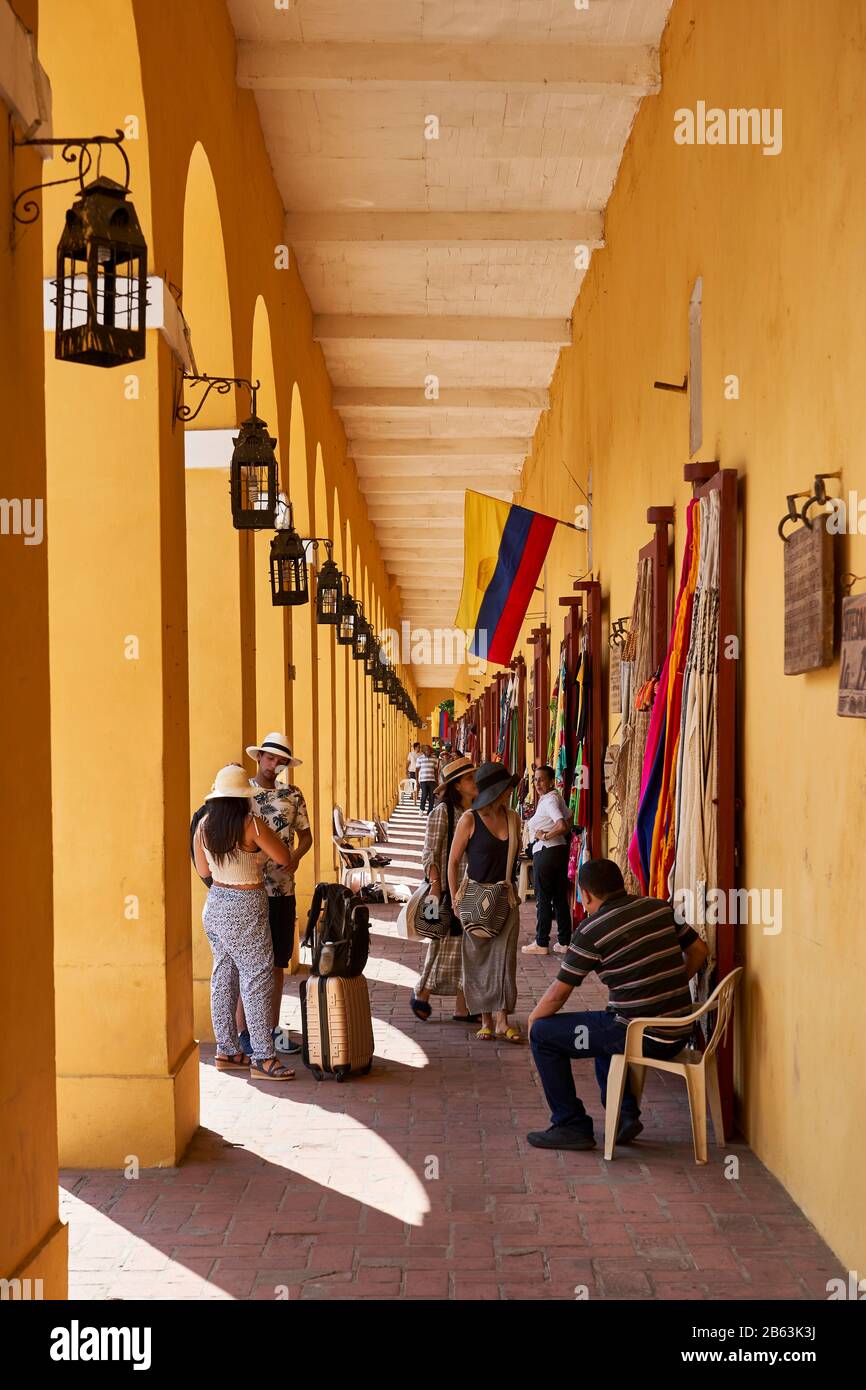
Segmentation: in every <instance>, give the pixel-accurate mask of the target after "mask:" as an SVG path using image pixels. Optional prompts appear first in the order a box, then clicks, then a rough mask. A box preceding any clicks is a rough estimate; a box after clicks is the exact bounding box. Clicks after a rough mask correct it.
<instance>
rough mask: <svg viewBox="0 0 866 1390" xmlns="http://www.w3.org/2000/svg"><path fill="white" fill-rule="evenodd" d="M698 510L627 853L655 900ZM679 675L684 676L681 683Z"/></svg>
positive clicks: (692, 517) (691, 514) (693, 513)
mask: <svg viewBox="0 0 866 1390" xmlns="http://www.w3.org/2000/svg"><path fill="white" fill-rule="evenodd" d="M696 509H697V502H696V500H694V499H693V500H692V501H691V502H690V503H689V505H688V508H687V510H686V543H685V549H684V551H683V563H682V568H681V570H680V584H679V590H678V592H677V598H676V604H675V607H674V623H673V628H672V629H671V635H670V641H669V643H668V650H667V655H666V656H665V659H664V662H663V664H662V669H661V675H660V677H659V682H658V689H657V691H656V697H655V701H654V703H653V708H652V714H651V716H650V724H649V730H648V732H647V741H646V752H645V754H644V763H643V773H642V776H641V789H640V804H639V806H638V813H637V821H636V825H635V830H634V834H633V835H632V839H631V844H630V845H629V849H628V862H629V864H630V865H631V868H632V871H633V872H634V874H635V877H636V878H637V880H638V882H639V883H640V886H641V891H642V892H643V893H647V892H649V893H650V894H652V893H653V892H654V891H655V889H654V885H655V884H656V883H657V881H658V877H659V875H658V874H657V873H656V872H655V868H656V866H657V865H658V864H659V861H660V859H661V860H663V859H664V855H663V854H661V853H660V847H662V846H663V845H664V844H665V838H664V834H663V833H662V831H661V829H660V827H661V826H662V822H663V820H664V817H665V812H666V811H670V810H671V809H672V808H671V807H670V806H669V800H670V792H671V771H672V769H673V768H674V767H675V762H674V750H675V744H676V742H677V740H678V737H679V715H680V710H681V700H682V670H683V664H684V661H685V653H686V650H687V647H688V632H689V629H690V625H691V606H692V600H693V597H694V589H695V583H696V577H697V561H698V556H699V537H698V531H699V522H698V519H697V518H698V513H697V510H696ZM678 670H679V676H678V678H677V671H678ZM671 671H673V673H674V679H673V681H672V680H671ZM672 687H673V690H672ZM672 713H673V714H675V717H676V724H675V726H674V729H673V730H672V732H671V737H670V738H669V737H668V731H669V730H671V724H670V716H671V714H672ZM659 896H661V897H666V896H667V894H666V892H663V893H661V894H659Z"/></svg>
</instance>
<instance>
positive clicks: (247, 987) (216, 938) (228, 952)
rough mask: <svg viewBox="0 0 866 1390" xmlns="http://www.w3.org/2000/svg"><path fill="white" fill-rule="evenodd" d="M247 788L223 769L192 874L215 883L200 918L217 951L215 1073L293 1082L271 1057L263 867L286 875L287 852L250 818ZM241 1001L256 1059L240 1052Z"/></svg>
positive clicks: (242, 776) (238, 770)
mask: <svg viewBox="0 0 866 1390" xmlns="http://www.w3.org/2000/svg"><path fill="white" fill-rule="evenodd" d="M257 791H258V788H257V787H255V786H251V785H250V781H249V778H248V777H247V774H246V772H245V771H244V769H243V768H242V767H238V766H237V765H236V764H232V765H231V766H230V767H224V768H221V770H220V771H219V772H218V773H217V775H216V779H215V781H214V784H213V790H212V791H211V792H210V794H209V795H208V796H207V797H205V800H206V801H208V802H210V803H211V806H210V809H209V810H208V813H207V815H206V816H204V817H203V818H202V819H201V820H200V821H199V824H198V827H197V829H196V832H195V839H194V841H193V854H194V858H195V867H196V869H197V871H198V873H199V874H200V876H201V877H202V878H206V877H207V876H208V875H211V876H212V878H213V883H212V885H211V888H210V890H209V892H208V895H207V901H206V902H205V905H204V911H203V913H202V922H203V923H204V929H205V933H206V935H207V939H208V941H209V942H210V946H211V950H212V951H213V972H212V974H211V982H210V1002H211V1018H212V1019H213V1029H214V1036H215V1037H216V1041H217V1053H216V1068H217V1070H218V1071H244V1070H246V1071H248V1072H249V1073H250V1074H251V1075H252V1074H253V1073H255V1075H256V1076H258V1077H260V1078H262V1080H265V1081H291V1079H292V1077H293V1076H294V1074H295V1073H294V1072H293V1071H290V1070H289V1068H288V1067H285V1066H283V1064H282V1062H280V1061H278V1060H277V1057H276V1055H275V1053H274V1040H273V1035H272V1033H271V993H272V986H273V968H274V948H273V940H272V937H271V929H270V922H269V917H268V899H267V894H266V892H265V886H264V866H265V861H266V860H267V859H272V860H273V861H274V863H275V864H278V865H279V866H280V867H281V868H286V867H288V860H289V849H288V846H287V845H285V844H284V843H283V841H282V840H281V839H280V838H279V836H278V835H275V834H274V832H273V830H270V829H269V828H268V827H267V825H265V823H264V821H261V820H258V819H257V818H256V817H255V816H254V815H252V814H251V809H250V797H251V796H253V795H254V794H255V793H256V792H257ZM238 996H240V998H241V1000H242V1002H243V1006H244V1013H245V1014H246V1020H247V1028H248V1029H249V1034H250V1043H251V1045H252V1050H253V1055H252V1057H247V1056H246V1054H245V1053H244V1052H242V1051H241V1047H240V1042H239V1040H238V1030H237V1022H236V1017H235V1015H236V1010H237V1003H238Z"/></svg>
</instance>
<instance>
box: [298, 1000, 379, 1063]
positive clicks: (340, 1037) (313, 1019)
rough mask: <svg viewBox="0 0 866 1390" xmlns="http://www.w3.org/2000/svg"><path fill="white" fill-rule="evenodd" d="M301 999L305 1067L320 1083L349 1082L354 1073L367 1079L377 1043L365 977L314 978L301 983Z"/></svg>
mask: <svg viewBox="0 0 866 1390" xmlns="http://www.w3.org/2000/svg"><path fill="white" fill-rule="evenodd" d="M300 995H301V1018H302V1021H303V1058H304V1064H305V1066H308V1067H309V1068H310V1071H311V1072H312V1073H313V1075H314V1076H315V1077H316V1079H317V1080H318V1081H321V1080H322V1077H324V1076H335V1077H336V1078H337V1080H338V1081H345V1079H346V1077H347V1076H348V1075H349V1073H350V1072H353V1071H357V1072H361V1073H362V1075H364V1076H366V1074H367V1072H368V1071H369V1070H370V1068H371V1066H372V1065H373V1052H374V1043H373V1021H372V1018H371V1015H370V995H369V993H368V991H367V981H366V979H365V977H364V976H363V975H353V976H352V977H351V978H349V979H344V978H343V977H341V976H334V975H311V976H310V977H309V979H307V980H302V981H301V989H300Z"/></svg>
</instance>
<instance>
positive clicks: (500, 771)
mask: <svg viewBox="0 0 866 1390" xmlns="http://www.w3.org/2000/svg"><path fill="white" fill-rule="evenodd" d="M519 780H520V779H519V778H518V777H517V776H516V775H515V774H514V773H513V772H509V771H508V768H507V767H506V766H505V764H504V763H482V764H481V766H480V767H479V768H478V769H477V771H476V773H475V785H476V787H477V788H478V795H477V797H476V798H475V800H474V801H473V803H472V809H473V811H480V810H482V809H483V808H484V807H485V806H489V805H490V804H491V802H493V801H495V800H496V798H497V797H498V796H501V795H502V793H503V792H504V791H506V790H507V788H508V787H516V786H517V783H518V781H519Z"/></svg>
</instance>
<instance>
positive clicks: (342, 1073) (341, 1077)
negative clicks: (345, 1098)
mask: <svg viewBox="0 0 866 1390" xmlns="http://www.w3.org/2000/svg"><path fill="white" fill-rule="evenodd" d="M350 1071H351V1068H350V1067H337V1068H336V1070H335V1071H334V1075H335V1077H336V1078H337V1080H338V1081H345V1079H346V1077H347V1076H348V1075H349V1072H350Z"/></svg>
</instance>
